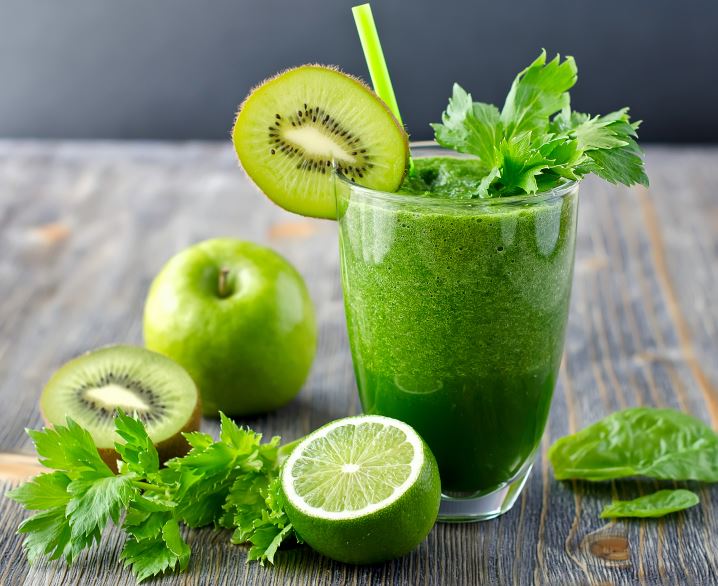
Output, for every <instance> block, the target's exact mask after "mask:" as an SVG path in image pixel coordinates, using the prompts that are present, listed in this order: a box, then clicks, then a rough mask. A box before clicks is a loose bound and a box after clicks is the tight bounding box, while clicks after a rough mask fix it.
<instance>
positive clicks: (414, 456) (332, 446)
mask: <svg viewBox="0 0 718 586" xmlns="http://www.w3.org/2000/svg"><path fill="white" fill-rule="evenodd" d="M282 489H283V491H284V494H285V497H286V510H287V515H288V516H289V519H290V520H291V522H292V524H293V525H294V528H295V529H296V531H297V533H298V534H299V535H300V536H301V537H302V539H304V541H306V542H307V543H308V544H309V545H310V546H311V547H312V548H314V549H315V550H317V551H319V552H320V553H322V554H324V555H326V556H327V557H330V558H332V559H335V560H338V561H342V562H348V563H358V564H368V563H375V562H379V561H383V560H387V559H391V558H395V557H399V556H401V555H404V554H406V553H408V552H410V551H411V550H413V549H414V548H415V547H416V546H417V545H419V543H421V542H422V541H423V540H424V538H425V537H426V536H427V535H428V533H429V531H430V530H431V528H432V527H433V525H434V523H435V522H436V516H437V514H438V511H439V502H440V499H441V488H440V482H439V470H438V468H437V465H436V460H435V459H434V456H433V454H432V453H431V451H430V450H429V447H428V446H427V445H426V443H424V441H423V440H422V439H421V437H419V435H418V434H417V433H416V432H415V431H414V430H413V429H412V428H411V427H410V426H409V425H407V424H406V423H403V422H401V421H397V420H396V419H391V418H389V417H381V416H379V415H362V416H358V417H347V418H345V419H339V420H337V421H333V422H331V423H329V424H327V425H325V426H324V427H322V428H320V429H318V430H317V431H315V432H314V433H312V434H310V435H308V436H307V437H306V438H305V439H304V440H303V441H302V442H301V443H300V444H299V445H298V446H297V447H296V448H295V449H294V451H293V452H292V454H291V455H290V456H289V458H288V459H287V461H286V463H285V465H284V468H283V469H282Z"/></svg>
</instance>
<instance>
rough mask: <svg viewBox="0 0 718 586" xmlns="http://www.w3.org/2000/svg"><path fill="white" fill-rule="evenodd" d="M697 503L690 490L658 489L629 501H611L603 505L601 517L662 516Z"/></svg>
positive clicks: (696, 496) (696, 498) (694, 495)
mask: <svg viewBox="0 0 718 586" xmlns="http://www.w3.org/2000/svg"><path fill="white" fill-rule="evenodd" d="M697 504H698V495H697V494H696V493H694V492H692V491H690V490H685V489H684V488H678V489H676V490H659V491H658V492H654V493H653V494H647V495H646V496H641V497H638V498H637V499H633V500H631V501H613V502H612V503H611V504H610V505H606V506H605V507H603V511H601V518H602V519H606V518H614V517H663V516H664V515H668V514H670V513H675V512H676V511H682V510H683V509H689V508H690V507H694V506H695V505H697Z"/></svg>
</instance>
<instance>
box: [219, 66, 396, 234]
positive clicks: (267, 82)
mask: <svg viewBox="0 0 718 586" xmlns="http://www.w3.org/2000/svg"><path fill="white" fill-rule="evenodd" d="M300 69H320V70H330V71H333V72H336V73H338V74H341V75H342V76H344V77H345V78H347V79H348V80H350V81H351V82H353V83H354V84H355V85H356V86H357V87H358V88H361V89H362V90H363V91H365V92H366V93H368V94H370V95H371V96H372V97H373V98H374V99H375V100H376V102H377V103H378V104H379V105H380V106H381V108H383V110H384V111H385V112H386V114H387V116H388V118H389V119H391V121H392V122H393V123H394V125H395V126H396V128H397V129H398V131H399V132H400V134H401V137H402V140H403V143H404V161H405V164H404V167H403V172H402V174H401V176H400V178H399V180H398V181H397V182H396V185H395V186H394V189H389V191H394V190H396V189H399V187H400V186H401V184H402V183H403V182H404V179H405V178H406V175H407V173H408V170H409V160H410V149H409V135H408V134H407V132H406V129H405V128H404V126H403V125H402V124H401V123H400V122H399V121H398V120H397V118H396V117H395V116H394V114H393V113H392V111H391V110H390V109H389V107H388V106H387V105H386V103H385V102H384V101H383V100H382V99H381V98H380V97H379V96H378V95H377V94H376V93H375V92H374V91H373V90H372V89H371V88H370V87H369V86H368V85H367V84H366V83H365V82H364V80H362V79H361V78H359V77H357V76H354V75H351V74H348V73H346V72H344V71H342V70H341V69H340V68H339V67H337V66H335V65H322V64H319V63H306V64H304V65H299V66H297V67H290V68H287V69H284V70H282V71H280V72H278V73H276V74H275V75H272V76H270V77H268V78H266V79H265V80H263V81H262V82H261V83H259V84H257V85H255V86H254V87H253V88H252V89H251V90H250V91H249V93H248V94H247V96H246V97H245V99H244V100H243V101H242V103H241V104H240V105H239V108H238V109H237V113H236V115H235V118H234V123H233V126H232V132H231V136H232V137H235V136H236V135H237V132H238V128H237V125H238V121H239V117H240V114H241V113H242V110H243V109H244V107H245V105H246V104H247V103H248V102H249V100H251V99H253V98H256V96H259V95H261V92H262V91H263V89H264V88H265V87H267V86H269V85H271V83H272V82H273V81H275V80H276V79H278V78H279V77H282V76H284V75H286V74H287V73H291V72H293V71H296V70H300ZM235 148H236V146H235ZM237 154H238V156H239V151H237ZM240 165H241V166H242V167H243V168H244V164H243V163H242V159H241V156H240ZM321 166H323V165H321ZM315 168H316V167H315ZM310 169H311V166H310ZM338 170H339V171H340V172H342V173H343V174H344V175H347V173H345V172H344V171H345V170H343V169H341V167H340V168H338ZM321 171H322V172H324V169H321ZM245 174H246V176H247V177H249V179H250V180H251V181H252V183H254V185H255V186H256V187H257V188H258V189H259V190H260V191H263V189H262V186H261V185H259V184H258V183H257V181H256V180H255V179H254V177H252V174H251V173H249V172H247V169H246V168H245ZM348 178H349V179H352V180H354V179H355V178H353V177H351V176H350V177H348ZM359 179H361V177H359ZM269 199H270V200H272V202H273V203H275V204H276V205H279V206H280V207H284V208H285V209H287V210H288V211H291V212H295V213H300V214H302V215H307V214H305V213H304V212H303V211H301V210H297V209H291V208H289V207H285V206H284V205H280V204H278V203H277V202H276V201H275V200H274V198H273V197H271V196H269ZM309 215H311V216H314V217H317V218H323V219H332V220H333V219H336V214H335V213H334V214H325V213H321V214H309Z"/></svg>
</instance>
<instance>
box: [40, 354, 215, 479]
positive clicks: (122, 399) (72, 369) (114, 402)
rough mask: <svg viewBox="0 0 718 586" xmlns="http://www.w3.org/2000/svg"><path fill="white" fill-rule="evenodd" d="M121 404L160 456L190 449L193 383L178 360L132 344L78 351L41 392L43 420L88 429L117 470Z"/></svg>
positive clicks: (196, 409) (196, 419) (195, 411)
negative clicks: (117, 423) (117, 418)
mask: <svg viewBox="0 0 718 586" xmlns="http://www.w3.org/2000/svg"><path fill="white" fill-rule="evenodd" d="M117 409H122V410H123V411H124V412H125V413H126V414H127V415H130V416H132V417H135V418H137V419H139V420H140V421H142V423H143V424H144V425H145V428H146V429H147V433H148V435H149V437H150V439H151V440H152V442H153V443H154V444H155V446H156V447H157V451H158V453H159V457H160V461H161V462H165V461H167V460H169V459H170V458H173V457H175V456H182V455H184V454H186V453H187V452H188V451H189V444H188V443H187V440H185V438H184V437H183V436H182V432H189V431H197V430H198V429H199V423H200V417H201V410H200V399H199V393H198V391H197V386H196V385H195V383H194V381H193V380H192V378H191V377H190V375H189V374H188V373H187V371H186V370H185V369H184V368H182V367H181V366H180V365H179V364H177V363H175V362H173V361H172V360H170V359H169V358H166V357H165V356H162V355H161V354H157V353H156V352H151V351H149V350H145V349H144V348H137V347H134V346H108V347H106V348H100V349H99V350H95V351H93V352H89V353H87V354H83V355H82V356H79V357H77V358H75V359H73V360H71V361H70V362H68V363H67V364H65V365H64V366H62V367H61V368H60V369H59V370H58V371H57V372H55V374H54V375H52V377H51V378H50V381H49V382H48V383H47V385H46V386H45V389H44V390H43V391H42V395H41V397H40V410H41V411H42V416H43V418H44V419H45V422H46V423H47V424H48V425H65V423H66V421H67V418H68V417H70V418H72V419H73V420H74V421H75V422H76V423H78V424H79V425H81V426H82V427H84V428H85V429H87V431H89V432H90V435H92V439H93V440H94V441H95V445H96V446H97V449H98V451H99V453H100V455H101V456H102V459H103V460H104V461H105V462H106V463H107V465H108V466H110V468H112V470H115V471H116V470H117V459H118V458H119V456H118V454H117V452H116V451H115V442H116V441H120V438H119V436H117V435H116V434H115V415H116V413H117Z"/></svg>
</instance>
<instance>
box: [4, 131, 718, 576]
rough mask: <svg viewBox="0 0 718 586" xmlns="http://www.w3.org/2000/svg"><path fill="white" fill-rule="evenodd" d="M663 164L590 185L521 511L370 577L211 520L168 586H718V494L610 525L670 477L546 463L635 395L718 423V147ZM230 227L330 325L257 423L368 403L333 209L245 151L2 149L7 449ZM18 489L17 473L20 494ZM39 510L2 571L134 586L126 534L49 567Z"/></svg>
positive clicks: (311, 422)
mask: <svg viewBox="0 0 718 586" xmlns="http://www.w3.org/2000/svg"><path fill="white" fill-rule="evenodd" d="M647 162H648V172H649V176H650V178H651V187H650V189H648V190H644V189H643V188H638V189H625V188H620V187H614V186H610V185H606V184H603V183H601V182H599V181H597V180H593V179H589V180H587V181H586V182H585V183H584V185H583V186H582V187H581V195H580V198H581V203H580V218H579V238H578V251H577V258H576V275H575V283H574V292H573V301H572V308H571V318H570V321H569V327H568V337H567V342H566V355H565V361H564V364H563V368H562V372H561V377H560V382H559V385H558V388H557V389H556V394H555V398H554V403H553V407H552V411H551V416H550V421H549V425H548V429H547V432H546V435H545V437H544V440H543V442H542V450H541V455H540V457H539V459H538V461H537V463H536V465H535V467H534V471H533V473H532V475H531V478H530V479H529V481H528V483H527V485H526V489H525V491H524V493H523V495H522V496H521V499H520V500H519V502H518V503H517V504H516V506H515V507H514V509H513V510H512V511H510V512H509V513H507V514H506V515H504V516H503V517H501V518H499V519H496V520H493V521H489V522H485V523H480V524H473V525H445V524H439V525H437V526H436V527H435V528H434V530H433V531H432V533H431V535H430V536H429V538H428V539H427V540H426V541H425V542H424V543H423V544H422V545H421V546H420V547H419V548H418V549H417V550H416V551H415V552H413V553H412V554H411V555H408V556H406V557H404V558H403V559H400V560H395V561H393V562H389V563H386V564H382V565H378V566H372V567H364V568H357V567H352V566H347V565H343V564H339V563H334V562H331V561H329V560H326V559H323V558H321V557H320V556H318V555H316V554H314V553H313V552H311V551H310V550H309V549H307V548H297V549H293V550H287V551H282V552H281V553H280V554H279V555H278V557H277V564H276V566H275V567H273V568H272V567H266V568H263V567H261V566H259V565H257V564H252V565H246V564H245V558H246V550H245V549H244V548H243V547H237V546H232V545H231V544H230V543H229V541H228V535H227V533H224V532H213V531H210V530H202V531H190V532H188V534H187V535H188V540H189V543H190V545H191V546H192V550H193V555H192V562H191V564H190V568H189V571H188V572H187V573H186V574H182V575H172V576H167V577H165V578H162V579H161V580H158V583H161V584H165V583H166V584H188V585H189V584H272V585H289V584H294V585H300V584H322V585H323V584H327V585H328V584H332V585H338V584H356V585H380V584H412V585H414V584H417V585H418V584H422V585H424V584H426V585H438V584H480V583H484V584H522V585H523V584H616V585H619V584H647V585H652V584H696V585H707V584H717V583H718V490H716V489H715V488H711V487H705V486H699V485H694V486H692V488H694V489H695V490H697V491H698V492H699V493H700V496H701V505H700V506H698V507H695V508H693V509H690V510H688V511H686V512H684V513H680V514H677V515H674V516H672V517H670V518H666V519H663V520H644V521H631V522H611V523H606V522H605V521H603V520H601V519H599V518H598V514H599V512H600V510H601V508H602V506H603V505H604V504H605V503H606V502H608V501H609V500H610V499H611V497H619V498H632V497H634V496H638V495H641V494H646V493H647V492H650V491H653V490H655V489H656V488H657V487H658V486H659V485H660V486H664V485H666V484H667V485H668V486H671V483H656V482H651V481H639V482H636V481H627V482H620V483H619V482H616V483H606V484H597V485H594V484H588V483H581V482H573V483H570V482H557V481H556V480H555V479H554V478H553V475H552V473H551V470H550V467H549V466H548V465H547V462H546V459H545V458H544V454H545V451H546V449H547V448H548V446H549V445H550V443H551V442H552V441H554V440H555V439H556V438H558V437H560V436H562V435H565V434H566V433H569V432H572V431H576V430H578V429H580V428H581V427H583V426H585V425H587V424H589V423H591V422H593V421H595V420H596V419H598V418H600V417H603V416H604V415H607V414H608V413H610V412H611V411H613V410H616V409H620V408H623V407H627V406H632V405H656V406H669V407H675V408H679V409H683V410H686V411H689V412H691V413H693V414H694V415H697V416H698V417H700V418H702V419H704V420H705V421H707V422H710V423H712V425H713V426H714V427H715V426H717V425H718V412H717V408H716V405H717V404H718V403H717V402H718V391H717V389H718V360H717V357H718V342H717V340H718V303H716V293H715V292H716V291H717V290H718V204H717V203H716V199H715V185H716V184H718V150H717V149H668V148H652V149H649V151H648V159H647ZM221 235H229V236H235V237H239V238H245V239H250V240H254V241H257V242H262V243H265V244H268V245H269V246H271V247H273V248H274V249H276V250H277V251H279V252H280V253H281V254H283V255H284V256H286V257H287V258H288V259H289V260H290V261H291V262H292V263H294V264H295V265H296V266H297V268H298V269H299V270H300V271H301V272H302V274H303V275H304V276H305V278H306V280H307V282H308V285H309V288H310V291H311V294H312V296H313V299H314V301H315V303H316V306H317V310H318V316H319V320H320V337H319V350H318V356H317V360H316V363H315V365H314V369H313V371H312V374H311V377H310V380H309V381H308V383H307V385H306V387H305V388H304V390H303V391H302V393H301V394H300V395H299V397H298V398H297V399H296V400H295V401H294V402H293V403H292V404H291V405H289V406H288V407H286V408H284V409H282V410H280V411H278V412H276V413H273V414H269V415H266V416H263V417H259V418H253V419H248V420H246V421H244V423H247V424H249V425H251V426H252V427H254V428H256V429H257V430H259V431H262V432H264V433H266V434H275V433H278V434H281V435H282V436H284V437H286V438H287V439H293V438H296V437H299V436H301V435H303V434H306V433H307V432H309V431H310V430H312V429H314V428H316V427H317V426H319V425H321V424H323V423H325V422H327V421H329V420H331V419H334V418H337V417H341V416H344V415H348V414H354V413H357V412H358V411H359V409H360V406H359V403H358V400H357V396H356V389H355V385H354V380H353V374H352V368H351V359H350V356H349V352H348V346H347V339H346V331H345V325H344V315H343V306H342V298H341V288H340V284H339V275H338V258H337V252H338V251H337V245H336V230H335V226H334V225H333V224H332V223H331V222H323V221H314V220H304V219H302V218H299V217H297V216H293V215H291V214H288V213H285V212H283V211H281V210H279V209H278V208H276V207H274V206H273V205H271V204H270V203H269V202H268V201H266V200H265V199H264V198H263V197H261V196H260V195H259V194H258V193H256V192H255V190H254V189H253V188H252V187H251V186H250V184H249V182H248V181H247V179H246V178H245V177H244V176H243V174H242V172H241V171H240V170H238V169H237V165H236V163H235V159H234V154H233V152H232V149H231V147H230V146H229V145H228V144H199V143H186V144H177V145H171V144H148V143H129V144H127V143H126V144H119V143H33V142H0V300H1V301H0V405H2V409H1V410H0V423H1V425H0V452H6V453H8V452H9V453H29V452H30V451H31V445H30V444H29V442H28V439H27V437H26V435H25V434H24V432H23V429H24V428H25V427H38V426H40V425H41V420H40V416H39V413H38V410H37V406H36V403H37V398H38V395H39V393H40V390H41V389H42V386H43V384H44V382H45V381H46V380H47V378H48V377H49V376H50V374H51V373H52V372H53V370H54V369H55V368H57V367H58V366H59V365H60V364H62V363H63V362H64V361H66V360H68V359H70V358H71V357H73V356H75V355H77V354H79V353H81V352H83V351H85V350H88V349H91V348H94V347H96V346H99V345H103V344H110V343H115V342H125V343H135V344H140V343H141V314H142V306H143V302H144V297H145V294H146V292H147V288H148V285H149V283H150V281H151V279H152V276H153V275H154V274H155V273H156V272H157V271H158V270H159V268H160V267H161V266H162V264H163V263H164V262H165V261H166V260H167V259H168V258H169V257H170V256H171V255H172V254H174V253H175V252H177V251H179V250H180V249H182V248H184V247H185V246H187V245H189V244H191V243H194V242H197V241H199V240H202V239H204V238H209V237H212V236H221ZM204 426H205V428H206V429H208V430H210V431H215V430H216V427H217V426H216V422H214V421H209V420H205V422H204ZM13 461H14V462H15V464H18V462H20V465H27V459H26V458H25V459H23V458H22V457H21V458H20V460H17V459H15V460H13ZM23 463H24V464H23ZM6 469H12V466H10V467H8V468H6ZM15 470H16V472H17V469H16V468H15ZM22 473H24V472H22V471H21V472H19V474H22ZM15 482H17V474H15V476H13V477H12V478H5V479H2V480H0V492H4V491H5V490H7V489H8V488H9V487H11V486H13V485H14V483H15ZM22 518H23V513H22V511H21V510H20V508H19V507H18V506H17V505H15V504H14V503H12V502H10V501H9V500H8V499H5V498H0V519H1V520H2V523H0V584H3V585H5V584H8V585H15V584H52V585H60V584H63V585H64V584H106V585H113V586H114V585H115V584H133V583H134V581H133V579H132V577H131V575H130V574H129V572H126V571H123V570H122V569H121V567H120V566H119V565H118V564H117V563H116V560H117V554H118V552H119V548H120V547H121V542H120V541H119V533H118V532H116V531H114V530H112V531H109V532H107V534H106V535H105V537H104V538H103V541H102V543H101V545H100V547H98V548H95V549H94V550H92V551H91V552H89V553H88V554H87V555H86V556H83V557H82V558H81V559H80V560H79V561H78V562H77V564H76V565H74V566H73V567H72V568H70V569H68V568H66V567H65V566H63V565H62V564H60V563H39V564H37V565H35V566H33V567H29V566H28V565H27V563H26V561H25V559H24V558H23V555H22V551H21V549H20V540H19V538H18V537H17V536H16V535H15V534H14V529H15V528H16V526H17V524H18V523H19V522H20V520H21V519H22Z"/></svg>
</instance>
